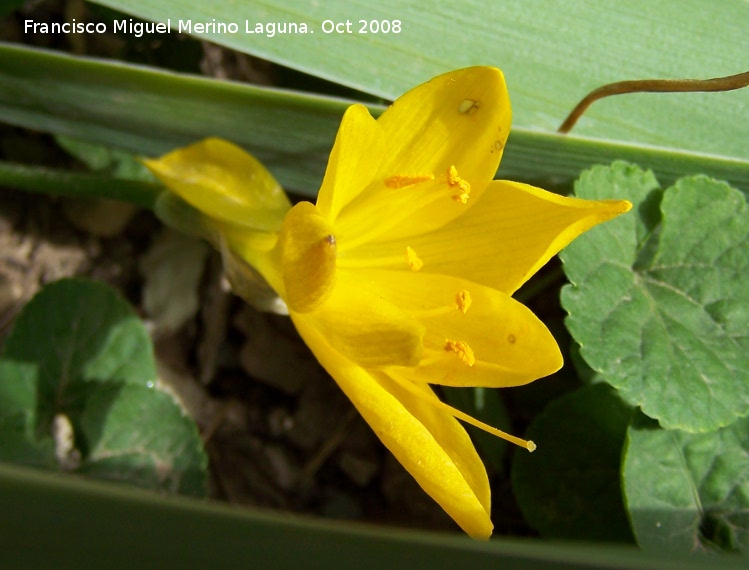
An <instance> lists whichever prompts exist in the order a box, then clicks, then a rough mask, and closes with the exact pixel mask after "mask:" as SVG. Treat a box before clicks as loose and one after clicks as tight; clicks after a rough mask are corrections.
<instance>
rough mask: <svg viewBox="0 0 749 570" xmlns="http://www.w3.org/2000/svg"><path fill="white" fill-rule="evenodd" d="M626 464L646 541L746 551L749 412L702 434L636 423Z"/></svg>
mask: <svg viewBox="0 0 749 570" xmlns="http://www.w3.org/2000/svg"><path fill="white" fill-rule="evenodd" d="M623 467H624V468H623V480H624V493H625V502H626V504H627V509H628V511H629V515H630V519H631V521H632V528H633V530H634V532H635V536H636V537H637V542H638V543H639V545H640V546H641V547H643V548H648V549H653V550H658V551H661V552H662V551H664V550H665V551H668V550H672V551H676V550H682V551H694V550H706V549H714V548H716V547H720V548H722V549H726V550H739V551H742V552H747V551H749V418H744V419H741V420H738V421H737V422H735V423H733V424H731V425H730V426H728V427H726V428H723V429H720V430H718V431H715V432H711V433H705V434H689V433H686V432H683V431H679V430H664V429H659V428H658V427H657V426H655V425H654V424H653V422H649V423H646V422H644V421H640V422H635V424H633V426H632V427H630V429H629V431H628V434H627V445H626V450H625V456H624V466H623Z"/></svg>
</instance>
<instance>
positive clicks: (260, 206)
mask: <svg viewBox="0 0 749 570" xmlns="http://www.w3.org/2000/svg"><path fill="white" fill-rule="evenodd" d="M143 162H144V164H145V165H146V166H147V167H148V168H149V169H150V170H151V172H153V173H154V175H156V177H157V178H159V180H161V181H162V182H163V183H164V184H165V185H166V186H167V188H169V189H170V190H171V191H172V192H174V193H175V194H177V195H178V196H179V197H180V198H182V199H183V200H185V201H186V202H187V203H189V204H191V205H192V206H193V207H195V208H196V209H197V210H199V211H200V212H202V213H203V214H205V215H206V216H208V217H209V218H212V219H214V220H218V221H222V222H228V223H232V224H235V225H239V226H242V227H247V228H251V229H253V230H261V231H278V229H279V228H280V226H281V221H282V220H283V217H284V215H285V214H286V211H287V210H288V209H289V208H290V207H291V204H290V203H289V200H288V198H287V197H286V194H284V192H283V189H282V188H281V187H280V186H279V184H278V182H276V180H275V179H274V178H273V176H272V175H271V174H270V173H269V172H268V171H267V170H266V169H265V167H263V165H262V164H260V162H258V161H257V160H256V159H255V158H254V157H253V156H251V155H250V154H248V153H246V152H245V151H243V150H242V149H241V148H239V147H238V146H236V145H233V144H231V143H229V142H227V141H224V140H221V139H217V138H209V139H205V140H203V141H201V142H199V143H196V144H193V145H191V146H188V147H186V148H182V149H179V150H175V151H173V152H170V153H169V154H166V155H164V156H162V157H161V158H159V159H155V160H144V161H143Z"/></svg>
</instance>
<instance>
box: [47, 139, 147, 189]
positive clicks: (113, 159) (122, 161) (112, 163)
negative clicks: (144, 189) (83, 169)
mask: <svg viewBox="0 0 749 570" xmlns="http://www.w3.org/2000/svg"><path fill="white" fill-rule="evenodd" d="M56 140H57V144H59V145H60V146H61V147H62V148H64V149H65V150H66V151H67V152H68V153H69V154H71V155H72V156H74V157H75V158H77V159H78V160H80V161H81V162H83V163H84V164H86V166H88V167H89V168H90V169H91V170H93V171H95V172H101V173H106V174H109V175H111V176H112V177H113V178H124V179H126V180H142V181H144V182H155V181H156V179H155V178H154V176H153V175H152V174H151V172H150V171H149V170H148V168H146V166H145V165H144V164H143V163H142V162H140V161H139V160H138V159H137V157H136V156H134V155H133V154H132V153H129V152H124V151H121V150H117V149H112V148H109V147H106V146H102V145H100V144H94V143H89V142H86V141H82V140H79V139H76V138H73V137H67V136H63V135H60V136H58V137H56Z"/></svg>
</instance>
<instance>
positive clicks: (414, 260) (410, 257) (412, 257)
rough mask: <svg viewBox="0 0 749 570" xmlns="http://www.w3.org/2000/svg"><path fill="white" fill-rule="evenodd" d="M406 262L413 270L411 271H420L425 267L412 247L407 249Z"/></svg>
mask: <svg viewBox="0 0 749 570" xmlns="http://www.w3.org/2000/svg"><path fill="white" fill-rule="evenodd" d="M406 260H407V261H408V265H409V267H410V268H411V271H418V270H419V269H421V268H422V267H424V262H423V261H421V259H419V256H418V255H416V252H415V251H414V250H413V249H411V248H410V247H406Z"/></svg>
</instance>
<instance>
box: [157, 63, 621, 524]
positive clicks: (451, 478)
mask: <svg viewBox="0 0 749 570" xmlns="http://www.w3.org/2000/svg"><path fill="white" fill-rule="evenodd" d="M510 119H511V111H510V103H509V99H508V95H507V90H506V87H505V82H504V78H503V76H502V73H501V72H500V71H499V70H498V69H494V68H490V67H473V68H468V69H462V70H458V71H454V72H452V73H448V74H445V75H441V76H439V77H436V78H434V79H432V80H431V81H429V82H428V83H425V84H423V85H421V86H419V87H416V88H415V89H413V90H412V91H409V92H408V93H406V94H405V95H403V96H402V97H400V98H399V99H398V100H397V101H395V103H393V105H392V106H390V107H389V108H388V109H387V110H386V111H385V112H384V113H383V114H382V116H380V117H379V119H377V120H375V119H373V118H372V117H371V115H370V114H369V112H368V111H367V109H366V108H365V107H364V106H362V105H352V106H351V107H349V109H348V110H347V111H346V113H345V115H344V117H343V120H342V122H341V126H340V129H339V131H338V135H337V137H336V140H335V144H334V146H333V149H332V152H331V154H330V160H329V162H328V167H327V171H326V173H325V177H324V179H323V182H322V186H321V188H320V191H319V196H318V199H317V203H316V204H314V205H313V204H312V203H309V202H301V203H299V204H297V205H295V206H293V207H291V205H290V204H289V202H288V200H287V198H286V197H285V195H284V194H283V191H282V190H281V188H280V186H279V185H278V184H277V183H276V182H275V180H274V179H273V178H272V177H271V175H270V174H268V173H267V172H266V171H265V169H264V168H263V167H262V166H261V165H260V164H259V163H258V162H257V161H256V160H255V159H254V158H252V157H251V156H249V155H247V154H245V153H244V152H243V151H241V150H240V149H238V148H237V147H235V146H233V145H231V144H229V143H226V142H224V141H220V140H218V139H208V140H206V141H203V142H201V143H198V144H196V145H193V146H191V147H188V148H187V149H183V150H178V151H175V152H173V153H170V154H168V155H166V156H164V157H162V158H161V159H159V160H154V161H146V163H147V165H148V166H149V167H150V168H151V170H152V171H153V172H154V173H155V174H156V175H157V176H158V177H159V178H160V179H161V180H162V181H163V182H164V183H165V184H166V185H167V186H168V187H169V188H170V189H171V190H172V193H166V194H165V196H164V197H163V200H160V203H159V205H158V206H157V211H158V212H159V213H160V215H161V216H162V218H164V219H165V220H166V221H167V223H171V224H172V225H176V226H177V227H178V228H181V229H184V230H188V231H192V232H194V233H198V234H200V235H203V236H205V237H207V238H208V239H210V240H211V241H213V243H214V244H215V245H216V246H217V247H219V248H221V251H222V252H223V255H224V261H225V265H226V269H227V274H228V276H229V278H230V281H231V282H232V285H233V286H234V288H235V290H236V291H237V292H238V293H239V294H241V295H243V296H245V297H246V298H248V300H250V301H252V300H253V299H256V292H257V291H258V283H259V281H258V279H257V274H259V275H260V276H262V278H263V279H264V280H265V282H267V284H269V285H270V287H271V288H272V289H273V291H275V293H277V294H278V296H280V298H281V299H283V301H284V302H285V304H286V306H287V307H288V312H289V315H290V316H291V319H292V320H293V322H294V324H295V326H296V328H297V330H298V331H299V334H300V335H301V336H302V338H303V339H304V341H305V342H306V343H307V345H308V346H309V347H310V349H311V350H312V352H313V353H314V354H315V356H316V357H317V358H318V360H319V361H320V363H321V364H322V365H323V366H324V367H325V369H326V370H327V371H328V372H329V373H330V375H331V376H332V377H333V378H334V379H335V381H336V382H337V383H338V384H339V386H340V387H341V389H342V390H343V391H344V392H345V393H346V395H347V396H348V397H349V398H350V399H351V401H352V402H353V404H354V405H355V406H356V408H357V409H358V410H359V412H360V413H361V415H362V416H363V417H364V419H365V420H366V421H367V422H368V423H369V425H370V426H371V427H372V429H373V430H374V432H375V433H376V434H377V436H378V437H379V438H380V439H381V440H382V442H383V443H384V444H385V445H386V446H387V447H388V449H390V451H391V452H392V453H393V454H394V455H395V457H396V458H397V459H398V460H399V461H400V462H401V463H402V464H403V465H404V467H405V468H406V469H407V470H408V471H409V472H410V473H411V474H412V475H413V477H414V478H415V479H416V480H417V481H418V483H419V484H420V485H421V487H422V488H423V489H424V490H425V491H426V492H427V493H428V494H429V495H431V496H432V498H434V500H436V501H437V502H438V503H439V504H440V505H441V506H442V508H444V510H445V511H446V512H447V513H448V514H449V515H450V516H451V517H452V518H453V519H454V520H455V521H456V522H457V523H458V525H460V526H461V527H462V528H463V529H464V530H465V531H466V532H467V533H468V534H470V535H471V536H474V537H482V538H486V537H488V536H490V535H491V532H492V523H491V520H490V490H489V482H488V478H487V474H486V470H485V468H484V466H483V464H482V462H481V459H480V458H479V456H478V454H477V453H476V450H475V449H474V446H473V445H472V443H471V440H470V439H469V437H468V435H467V434H466V432H465V430H464V428H463V427H462V426H461V424H460V423H459V422H458V421H457V419H456V418H459V419H461V420H463V421H467V422H469V423H472V424H474V425H478V426H479V427H482V428H483V429H486V430H487V431H490V432H492V433H495V434H497V435H499V436H501V437H504V438H506V439H508V440H510V441H513V442H515V443H517V444H519V445H522V446H524V447H527V448H528V449H529V450H531V451H532V450H533V449H534V448H535V446H534V445H533V443H532V442H526V441H523V440H521V439H519V438H516V437H513V436H510V435H508V434H504V433H503V432H500V431H499V430H496V429H494V428H491V427H489V426H486V425H484V424H482V423H481V422H478V421H477V420H475V419H474V418H471V417H470V416H467V415H466V414H463V413H461V412H459V411H457V410H455V409H453V408H451V407H449V406H448V405H446V404H444V403H443V402H441V401H440V400H439V399H438V398H437V396H436V395H435V393H434V392H433V390H432V388H431V387H430V385H431V384H436V385H444V386H484V387H491V388H497V387H507V386H518V385H522V384H526V383H528V382H532V381H533V380H536V379H538V378H541V377H543V376H547V375H549V374H551V373H553V372H555V371H556V370H558V369H559V368H560V367H561V365H562V356H561V354H560V351H559V348H558V346H557V344H556V342H555V340H554V338H553V337H552V335H551V334H550V333H549V331H548V329H547V328H546V327H545V326H544V325H543V324H542V323H541V322H540V321H539V320H538V319H537V318H536V317H535V316H534V315H533V313H532V312H531V311H530V310H528V309H527V308H526V307H525V306H523V305H522V304H521V303H519V302H517V301H515V300H514V299H513V298H512V297H511V295H512V294H513V293H514V292H515V291H516V290H517V289H518V288H519V287H520V286H521V285H522V284H523V283H524V282H525V281H526V280H527V279H528V278H529V277H530V276H531V275H533V274H534V273H535V272H536V271H537V270H538V269H539V268H540V267H541V266H542V265H544V264H545V263H546V262H547V261H548V260H549V259H550V258H551V257H552V256H553V255H555V254H556V253H557V252H558V251H559V250H560V249H562V248H563V247H564V246H565V245H566V244H568V243H569V242H570V241H572V240H573V239H574V238H575V237H577V236H578V235H580V234H581V233H582V232H584V231H586V230H588V229H589V228H591V227H593V226H594V225H596V224H599V223H601V222H604V221H606V220H608V219H610V218H613V217H614V216H617V215H618V214H620V213H623V212H626V211H627V210H629V208H630V204H629V203H628V202H624V201H585V200H579V199H575V198H565V197H561V196H558V195H556V194H552V193H549V192H545V191H543V190H540V189H538V188H534V187H532V186H528V185H526V184H520V183H516V182H507V181H493V180H492V178H493V176H494V174H495V172H496V170H497V167H498V165H499V160H500V158H501V156H502V151H503V149H504V146H505V141H506V140H507V136H508V134H509V129H510Z"/></svg>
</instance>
